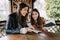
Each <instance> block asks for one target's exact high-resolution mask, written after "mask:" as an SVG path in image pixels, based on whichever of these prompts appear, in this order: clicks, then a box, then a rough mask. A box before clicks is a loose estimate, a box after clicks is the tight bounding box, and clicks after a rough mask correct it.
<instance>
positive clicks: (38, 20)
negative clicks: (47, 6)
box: [31, 9, 41, 25]
mask: <svg viewBox="0 0 60 40" xmlns="http://www.w3.org/2000/svg"><path fill="white" fill-rule="evenodd" d="M33 11H36V12H37V13H38V18H37V24H38V25H40V24H41V18H40V14H39V12H38V10H37V9H33V10H32V13H31V25H35V21H34V19H33V18H32V15H33Z"/></svg>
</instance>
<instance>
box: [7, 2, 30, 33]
mask: <svg viewBox="0 0 60 40" xmlns="http://www.w3.org/2000/svg"><path fill="white" fill-rule="evenodd" d="M28 11H29V6H28V5H26V4H25V3H21V4H19V11H18V13H16V12H15V13H12V14H10V15H9V20H8V23H7V30H6V33H7V34H11V33H14V34H15V33H24V34H25V33H26V32H28V31H29V30H28V25H27V23H26V15H27V14H28Z"/></svg>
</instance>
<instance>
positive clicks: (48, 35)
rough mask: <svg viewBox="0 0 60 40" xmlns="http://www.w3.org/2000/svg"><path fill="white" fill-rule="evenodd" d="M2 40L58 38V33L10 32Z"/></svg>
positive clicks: (49, 39) (59, 37)
mask: <svg viewBox="0 0 60 40" xmlns="http://www.w3.org/2000/svg"><path fill="white" fill-rule="evenodd" d="M0 40H1V39H0ZM4 40H60V33H56V34H54V33H48V32H47V33H40V34H25V35H23V34H10V35H7V36H6V38H5V39H4Z"/></svg>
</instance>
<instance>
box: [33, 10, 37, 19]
mask: <svg viewBox="0 0 60 40" xmlns="http://www.w3.org/2000/svg"><path fill="white" fill-rule="evenodd" d="M32 18H33V19H34V20H37V18H38V13H37V12H36V11H33V12H32Z"/></svg>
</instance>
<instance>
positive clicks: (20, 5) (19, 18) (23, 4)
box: [18, 3, 29, 26]
mask: <svg viewBox="0 0 60 40" xmlns="http://www.w3.org/2000/svg"><path fill="white" fill-rule="evenodd" d="M25 7H28V9H29V6H28V5H27V4H25V3H21V4H19V10H18V11H19V12H18V14H19V15H18V22H20V24H21V23H23V22H26V16H27V14H28V13H27V14H26V15H25V16H24V17H23V16H22V15H21V12H20V11H21V10H22V9H23V8H25ZM28 11H29V10H28ZM22 19H23V21H22ZM22 25H23V24H22ZM24 25H25V24H24ZM24 25H23V26H24Z"/></svg>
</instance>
